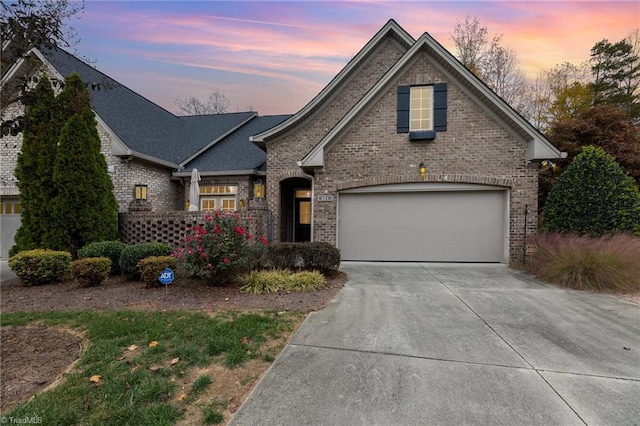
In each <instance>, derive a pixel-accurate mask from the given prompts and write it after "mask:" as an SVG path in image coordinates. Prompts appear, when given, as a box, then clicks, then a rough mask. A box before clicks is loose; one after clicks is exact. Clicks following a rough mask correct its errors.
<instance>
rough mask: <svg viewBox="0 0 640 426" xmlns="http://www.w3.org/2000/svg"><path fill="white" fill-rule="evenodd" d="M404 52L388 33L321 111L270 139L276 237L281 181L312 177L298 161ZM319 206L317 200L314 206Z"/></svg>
mask: <svg viewBox="0 0 640 426" xmlns="http://www.w3.org/2000/svg"><path fill="white" fill-rule="evenodd" d="M404 52H405V48H404V47H403V46H401V45H400V43H399V42H398V41H396V40H395V39H394V38H392V37H387V38H386V39H385V40H384V41H383V42H382V43H381V44H380V45H379V46H378V47H377V49H376V50H375V52H372V55H370V57H369V59H368V60H367V61H366V62H365V63H364V64H363V65H362V66H361V67H360V68H358V69H356V70H355V72H354V74H353V75H351V76H349V77H348V78H347V79H346V81H345V83H344V84H343V86H341V87H339V88H337V90H336V91H335V93H334V94H332V95H331V96H330V97H329V98H328V99H327V100H326V101H325V102H324V103H323V105H322V106H321V107H320V108H319V109H318V111H316V112H315V113H313V114H311V115H310V116H309V117H307V118H306V119H305V120H304V122H302V123H301V124H299V126H298V127H296V128H295V130H294V131H292V132H288V133H286V134H284V135H283V136H282V137H279V138H277V139H274V140H270V141H268V142H267V180H266V181H267V197H266V198H267V200H268V205H269V210H270V211H271V212H272V214H273V216H274V222H275V226H274V231H275V239H276V240H278V239H280V227H279V224H280V199H281V195H280V182H281V181H282V180H284V179H287V178H291V177H302V178H310V176H309V175H307V174H305V173H304V172H303V171H302V170H301V169H300V168H299V167H298V166H297V165H296V162H297V161H299V160H301V159H302V157H304V156H305V154H307V153H308V152H309V151H310V150H311V148H313V147H314V146H315V145H316V144H317V143H318V141H320V139H322V137H323V136H324V135H326V134H327V132H329V130H331V128H333V127H334V126H335V125H336V123H337V122H338V121H339V120H340V119H341V118H342V117H343V116H344V115H345V114H346V113H347V112H348V111H349V110H350V109H351V108H352V107H353V106H354V105H355V104H356V102H357V101H358V100H359V99H360V98H361V97H362V96H363V95H364V94H365V93H366V92H367V91H368V90H369V89H370V88H371V87H372V86H373V85H374V84H375V83H376V81H378V80H379V79H380V77H382V76H383V75H384V74H385V73H386V72H387V71H388V70H389V68H391V66H392V65H393V64H394V63H395V62H396V61H397V60H398V59H399V58H400V57H401V56H402V54H403V53H404ZM319 207H320V206H318V205H317V203H316V206H315V208H319ZM314 213H315V211H314ZM334 226H335V225H334ZM316 227H317V225H316ZM322 241H325V240H322ZM328 241H331V239H328ZM333 242H335V237H334V241H333Z"/></svg>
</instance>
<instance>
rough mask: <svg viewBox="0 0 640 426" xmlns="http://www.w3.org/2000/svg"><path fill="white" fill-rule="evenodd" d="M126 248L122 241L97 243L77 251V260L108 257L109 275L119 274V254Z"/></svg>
mask: <svg viewBox="0 0 640 426" xmlns="http://www.w3.org/2000/svg"><path fill="white" fill-rule="evenodd" d="M125 247H127V245H126V244H125V243H123V242H122V241H99V242H97V243H90V244H87V245H86V246H84V247H82V248H81V249H80V250H78V259H86V258H87V257H108V258H109V259H111V269H110V271H109V275H117V274H119V273H120V254H121V253H122V250H124V248H125Z"/></svg>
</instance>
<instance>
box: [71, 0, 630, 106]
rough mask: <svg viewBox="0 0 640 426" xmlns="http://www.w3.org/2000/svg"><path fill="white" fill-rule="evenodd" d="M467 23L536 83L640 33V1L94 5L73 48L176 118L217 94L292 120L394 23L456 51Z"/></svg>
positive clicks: (78, 25) (77, 22)
mask: <svg viewBox="0 0 640 426" xmlns="http://www.w3.org/2000/svg"><path fill="white" fill-rule="evenodd" d="M466 15H470V16H472V17H473V16H475V17H477V18H478V20H479V21H480V22H481V23H483V24H485V25H486V26H487V27H488V29H489V33H490V35H493V34H503V45H504V46H509V47H512V48H513V49H515V50H516V51H517V52H518V56H519V59H520V63H521V68H522V69H523V70H524V71H525V72H526V73H527V74H528V75H530V76H534V75H535V74H536V73H537V72H538V71H540V70H541V69H544V68H550V67H552V66H554V65H556V64H559V63H562V62H571V63H575V64H579V63H581V62H583V61H585V60H587V59H588V58H589V51H590V49H591V47H592V46H593V45H594V44H595V43H596V42H597V41H599V40H602V39H603V38H607V39H609V40H610V41H619V40H621V39H622V38H624V37H625V36H627V35H628V34H629V33H630V32H631V31H633V30H634V29H636V28H638V27H640V2H638V1H544V0H541V1H540V0H539V1H464V2H463V1H322V2H317V1H280V2H270V1H253V2H249V1H227V2H222V1H179V2H178V1H92V0H87V2H86V6H85V9H84V12H83V13H81V14H79V15H78V19H73V20H72V21H71V22H70V23H71V25H73V27H75V29H76V31H77V33H78V36H79V38H80V39H81V41H80V43H79V44H77V45H76V46H74V47H73V48H71V49H70V50H71V51H74V49H75V50H76V51H77V53H79V54H80V55H82V56H84V57H86V58H88V59H90V60H91V61H93V62H94V65H95V66H96V67H97V68H98V69H99V70H100V71H103V72H104V73H106V74H107V75H109V76H110V77H112V78H114V79H116V80H117V81H119V82H120V83H122V84H124V85H126V86H128V87H129V88H130V89H132V90H134V91H136V92H138V93H140V94H141V95H143V96H145V97H147V98H148V99H150V100H152V101H154V102H156V103H158V104H159V105H161V106H162V107H164V108H166V109H168V110H170V111H172V112H176V111H177V108H176V104H175V99H176V97H190V96H196V97H199V98H200V99H202V100H205V99H206V98H207V97H208V95H209V94H210V93H212V92H214V91H216V90H218V91H220V92H222V93H224V94H225V95H226V96H227V98H229V100H230V101H231V106H230V108H229V112H235V111H244V110H247V109H250V108H251V109H254V110H256V111H258V112H259V113H260V114H261V115H268V114H281V113H295V112H296V111H297V110H299V109H300V108H301V107H303V106H304V105H305V104H306V103H307V102H309V101H310V100H311V99H312V98H313V97H314V96H315V95H316V94H317V93H318V92H319V91H320V90H322V88H323V87H324V86H325V85H326V84H327V83H328V82H329V81H330V80H331V79H332V78H333V77H334V76H335V75H336V74H337V73H338V72H339V71H340V69H341V68H342V67H343V66H344V65H345V64H346V63H347V62H348V61H349V59H351V58H352V57H353V56H354V55H355V54H356V53H357V52H358V51H359V50H360V49H361V48H362V47H363V46H364V45H365V44H366V43H367V41H369V39H371V37H373V35H374V34H375V33H376V32H377V31H378V30H379V29H380V28H381V27H382V26H383V25H384V24H385V23H386V22H387V21H388V20H389V19H390V18H393V19H395V20H396V22H398V24H400V26H402V27H403V28H404V29H405V30H406V31H407V32H409V34H411V35H412V36H413V37H414V38H418V37H420V35H421V34H423V33H424V32H428V33H429V34H431V35H432V36H433V37H434V38H435V39H436V40H437V41H438V42H440V43H441V44H442V45H443V46H444V47H446V48H447V49H449V50H450V51H451V52H452V53H455V51H454V48H453V43H452V41H451V39H450V34H451V33H452V31H453V29H454V27H455V25H456V22H457V21H463V20H464V18H465V16H466Z"/></svg>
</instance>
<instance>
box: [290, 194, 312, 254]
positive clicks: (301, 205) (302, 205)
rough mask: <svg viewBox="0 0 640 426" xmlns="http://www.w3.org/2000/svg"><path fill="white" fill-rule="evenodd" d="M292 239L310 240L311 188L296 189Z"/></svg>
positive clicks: (298, 240) (295, 240)
mask: <svg viewBox="0 0 640 426" xmlns="http://www.w3.org/2000/svg"><path fill="white" fill-rule="evenodd" d="M293 215H294V225H293V241H294V242H297V243H298V242H305V241H311V190H310V189H296V190H295V197H294V206H293Z"/></svg>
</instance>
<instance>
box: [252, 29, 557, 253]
mask: <svg viewBox="0 0 640 426" xmlns="http://www.w3.org/2000/svg"><path fill="white" fill-rule="evenodd" d="M252 140H253V142H254V143H256V144H258V145H260V146H262V147H265V149H266V151H267V176H266V181H267V202H268V206H269V209H270V210H271V212H272V214H273V219H274V224H275V227H274V228H275V239H276V240H278V239H279V240H282V241H308V240H315V241H327V242H330V243H333V244H336V245H337V247H338V248H340V250H341V254H342V258H343V259H344V260H362V261H434V262H504V263H508V262H519V261H522V256H523V252H524V250H526V247H525V238H526V236H527V235H529V236H531V235H532V234H534V233H535V232H536V228H537V220H538V215H537V196H538V167H539V161H540V160H542V159H550V158H558V157H561V156H562V155H563V154H562V153H561V152H560V151H558V149H557V148H556V147H554V146H553V145H552V144H551V143H550V142H549V140H547V139H546V138H545V137H544V136H543V135H542V134H541V133H540V132H538V131H537V130H536V129H535V128H534V127H533V126H532V125H531V124H530V123H528V122H527V121H526V120H525V119H524V118H522V117H521V116H520V115H518V114H517V113H516V112H515V111H514V110H513V109H512V108H511V107H510V106H509V105H507V104H506V103H505V102H504V101H503V100H502V99H501V98H500V97H498V96H497V95H496V94H495V93H494V92H492V91H491V90H490V89H489V88H488V87H487V86H486V85H485V84H483V83H482V82H481V81H480V80H479V79H478V78H477V77H476V76H475V75H473V74H472V73H471V72H469V70H467V69H466V68H465V67H464V66H463V65H462V64H461V63H460V62H459V61H458V60H456V59H455V58H454V57H453V56H452V55H451V54H450V53H449V52H448V51H447V50H445V49H444V48H443V47H442V46H441V45H440V44H438V43H437V42H436V41H435V40H434V39H433V38H431V36H430V35H429V34H427V33H425V34H424V35H422V36H421V37H420V38H419V39H418V40H414V39H413V38H412V37H411V36H410V35H409V34H408V33H407V32H406V31H404V30H403V29H402V28H401V27H400V26H399V25H398V24H397V23H396V22H395V21H393V20H390V21H389V22H388V23H387V24H386V25H385V26H384V27H383V28H382V29H381V30H380V31H379V32H378V33H377V34H376V35H375V36H374V37H373V38H372V39H371V40H370V41H369V42H368V43H367V44H366V45H365V46H364V47H363V49H362V50H361V51H360V52H359V53H358V54H357V55H356V56H355V57H354V58H353V59H352V60H351V61H350V62H349V63H348V64H347V65H346V66H345V68H344V69H343V70H342V71H340V73H338V75H337V76H336V77H335V78H334V79H333V80H332V81H331V82H330V83H329V84H328V85H327V86H326V87H325V88H324V89H323V90H322V91H321V92H320V93H319V94H318V95H317V96H316V97H315V98H314V99H313V100H312V101H311V102H310V103H309V104H308V105H306V106H305V107H304V108H302V109H301V110H300V111H299V112H298V113H296V114H295V115H293V116H292V117H291V118H289V119H288V120H286V121H284V122H282V123H281V124H279V125H277V126H275V127H273V128H271V129H269V130H267V131H265V132H262V133H259V134H256V135H254V136H253V137H252ZM421 165H422V166H423V167H421ZM525 220H526V222H525Z"/></svg>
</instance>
